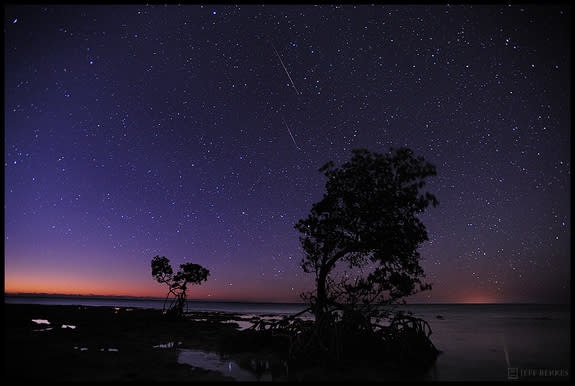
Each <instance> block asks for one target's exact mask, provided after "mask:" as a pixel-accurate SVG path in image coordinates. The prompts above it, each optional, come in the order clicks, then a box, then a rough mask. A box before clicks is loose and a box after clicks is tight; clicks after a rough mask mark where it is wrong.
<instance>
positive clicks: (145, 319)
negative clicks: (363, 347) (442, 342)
mask: <svg viewBox="0 0 575 386" xmlns="http://www.w3.org/2000/svg"><path fill="white" fill-rule="evenodd" d="M4 310H5V315H4V323H5V330H4V338H5V339H4V340H5V344H4V357H5V358H6V360H5V361H4V377H5V379H6V380H9V381H13V382H19V383H20V382H27V381H62V382H67V381H96V382H100V381H102V382H106V381H138V382H140V381H152V382H155V381H161V382H174V381H176V382H177V381H200V382H203V381H206V382H214V381H215V382H219V381H235V380H248V381H258V380H263V381H308V380H312V381H316V380H317V381H325V380H346V379H347V380H368V381H369V380H372V381H373V380H383V379H389V377H390V374H389V372H388V373H383V372H381V371H379V370H378V369H373V368H371V367H369V366H361V364H358V363H354V364H349V366H347V365H344V366H341V368H335V369H331V368H330V369H327V370H326V369H325V368H322V369H320V368H317V367H316V368H306V369H302V370H301V371H292V369H290V368H289V365H288V361H287V358H285V357H283V355H282V353H281V352H280V351H279V350H273V349H271V348H270V347H267V346H266V347H264V346H265V345H262V346H260V345H258V343H256V341H257V340H258V339H259V338H261V337H258V336H257V335H254V334H247V335H243V334H242V333H241V331H240V330H241V329H242V328H241V327H242V326H241V322H242V321H247V320H249V319H247V318H245V317H242V314H240V313H230V312H209V311H208V312H206V311H198V312H190V313H187V314H186V319H185V320H182V321H168V320H166V319H165V318H163V315H162V312H161V310H158V309H149V308H135V307H110V306H82V305H42V304H6V303H5V304H4ZM238 322H239V323H238ZM244 328H245V326H244ZM31 369H33V371H31Z"/></svg>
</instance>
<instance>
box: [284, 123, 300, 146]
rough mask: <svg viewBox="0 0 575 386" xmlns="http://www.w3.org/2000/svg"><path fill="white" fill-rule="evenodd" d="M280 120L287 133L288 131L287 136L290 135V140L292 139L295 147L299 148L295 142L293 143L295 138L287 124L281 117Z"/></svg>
mask: <svg viewBox="0 0 575 386" xmlns="http://www.w3.org/2000/svg"><path fill="white" fill-rule="evenodd" d="M282 121H283V123H284V125H285V127H286V129H287V131H288V133H289V136H290V137H291V140H292V141H293V144H294V145H295V147H296V148H297V149H298V150H300V148H299V146H298V145H297V143H295V138H294V137H293V134H292V133H291V130H290V129H289V126H288V125H287V123H286V121H285V119H283V118H282Z"/></svg>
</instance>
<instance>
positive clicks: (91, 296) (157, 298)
mask: <svg viewBox="0 0 575 386" xmlns="http://www.w3.org/2000/svg"><path fill="white" fill-rule="evenodd" d="M4 296H37V297H86V298H125V299H146V300H164V297H158V296H135V295H100V294H62V293H48V292H5V293H4ZM187 300H188V301H200V302H226V303H280V304H281V303H289V304H307V303H305V302H301V301H298V302H296V301H266V300H237V299H236V300H232V299H213V298H207V299H205V298H204V299H200V298H189V299H187ZM410 304H412V305H414V304H423V305H442V304H445V305H448V304H465V305H473V304H483V305H493V304H500V305H505V304H549V305H570V304H571V302H570V301H569V302H564V303H551V302H534V301H515V302H490V303H488V302H434V303H431V302H430V303H426V302H413V303H409V302H406V303H405V304H402V303H396V304H392V305H410Z"/></svg>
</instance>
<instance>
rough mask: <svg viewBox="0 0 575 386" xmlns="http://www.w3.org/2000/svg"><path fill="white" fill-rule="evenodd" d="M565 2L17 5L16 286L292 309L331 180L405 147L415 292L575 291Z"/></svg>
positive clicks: (12, 89) (10, 218)
mask: <svg viewBox="0 0 575 386" xmlns="http://www.w3.org/2000/svg"><path fill="white" fill-rule="evenodd" d="M570 19H571V10H570V8H569V7H568V6H566V5H563V6H558V5H555V6H542V5H528V6H520V5H517V6H516V5H511V6H509V5H502V4H501V5H496V4H493V5H471V4H467V5H451V6H450V5H439V4H437V5H384V4H379V5H368V4H365V5H328V4H324V5H319V6H314V5H301V4H300V5H291V6H287V5H236V6H233V5H204V6H201V5H199V4H198V5H177V4H169V5H163V4H156V5H143V4H142V5H85V6H79V5H68V6H54V5H49V6H48V5H43V6H42V5H40V6H37V5H34V6H33V5H28V6H16V5H12V6H9V7H6V8H5V10H4V60H5V70H4V71H5V72H4V79H5V88H4V96H5V99H4V115H5V116H4V130H5V133H4V140H5V142H4V172H5V180H4V182H5V185H4V193H5V198H4V215H5V217H4V225H5V231H4V232H5V233H4V238H5V240H4V241H5V245H4V259H5V263H4V268H5V275H4V281H5V283H4V284H5V291H6V292H46V293H73V294H102V295H134V296H163V295H165V293H166V291H165V289H164V288H163V287H162V286H161V285H160V284H158V283H156V282H154V280H153V278H152V276H151V269H150V261H151V259H152V257H153V256H155V255H160V256H166V257H168V258H169V259H170V261H171V263H172V265H173V266H174V267H176V266H178V265H179V264H182V263H185V262H194V263H197V264H201V265H202V266H204V267H206V268H208V269H209V270H210V271H211V276H210V277H209V279H208V281H207V282H206V283H204V284H202V285H201V286H193V287H191V288H190V290H189V291H188V292H189V294H188V296H189V297H190V298H192V299H220V300H223V299H227V300H255V301H298V300H299V294H300V293H301V292H302V291H304V290H308V289H311V288H312V287H313V276H312V275H311V274H305V273H304V272H303V270H302V269H301V267H300V261H301V258H302V257H303V251H302V249H301V247H300V245H299V240H298V237H299V234H298V232H297V231H296V230H295V229H294V227H293V226H294V224H295V223H296V222H297V221H298V220H299V219H301V218H304V217H306V216H307V214H308V213H309V211H310V209H311V206H312V204H313V203H314V202H317V201H319V200H320V199H321V197H322V195H323V193H324V191H325V190H324V189H325V177H324V176H323V175H322V174H321V173H319V172H318V169H319V168H320V167H321V166H322V165H323V164H325V163H326V162H328V161H330V160H332V161H334V162H335V163H336V165H341V164H342V163H343V162H345V161H347V160H348V159H349V158H350V157H351V150H352V149H356V148H366V149H368V150H371V151H375V152H380V153H385V152H387V151H389V148H390V147H392V146H393V147H398V146H408V147H410V148H411V149H412V150H413V151H414V152H415V155H417V156H419V155H421V156H423V157H425V159H426V160H427V161H429V162H431V163H433V164H434V165H436V167H437V176H435V177H432V178H430V179H429V180H428V183H427V186H426V188H427V190H428V191H429V192H431V193H433V194H435V195H436V196H437V198H438V199H439V202H440V204H439V206H438V207H436V208H428V210H427V211H426V212H425V213H423V214H421V215H420V218H421V220H422V221H423V223H424V224H425V225H426V227H427V231H428V234H429V241H427V242H425V243H424V244H423V245H422V246H421V248H420V253H421V256H422V259H423V260H422V263H421V264H422V267H423V268H424V270H425V272H426V276H427V280H428V281H429V282H431V283H432V284H433V290H432V291H426V292H423V293H420V294H418V295H415V296H413V297H411V298H409V299H408V302H429V303H441V302H565V301H569V289H570V241H571V239H570V227H571V222H570V189H571V187H570V173H571V164H570V115H569V108H570V80H571V79H570V76H571V74H570V65H571V63H570V56H571V51H570V49H571V42H570V37H571V31H570V28H571V27H570Z"/></svg>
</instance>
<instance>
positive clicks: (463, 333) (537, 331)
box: [4, 295, 571, 381]
mask: <svg viewBox="0 0 575 386" xmlns="http://www.w3.org/2000/svg"><path fill="white" fill-rule="evenodd" d="M4 301H5V303H27V304H52V305H85V306H116V307H137V308H156V309H161V308H162V304H163V299H132V298H130V299H128V298H126V299H122V298H105V297H22V296H8V295H7V296H5V300H4ZM188 306H189V308H188V311H219V312H232V313H239V314H249V315H254V314H255V315H266V314H295V313H297V312H300V311H302V310H304V309H305V308H306V307H305V305H303V304H295V303H241V302H215V301H214V302H208V301H190V302H189V305H188ZM398 308H399V309H404V310H408V311H411V312H413V313H414V315H415V316H418V317H421V318H423V319H425V320H427V321H428V323H429V324H430V327H431V329H432V335H431V340H432V342H433V343H434V345H435V346H436V347H437V349H439V350H440V351H441V352H442V353H441V354H440V355H439V357H438V358H437V361H436V363H435V365H434V366H433V367H432V368H431V369H430V371H429V372H428V373H427V374H425V376H423V377H422V378H423V380H430V381H507V380H515V379H519V380H534V381H542V380H544V381H567V380H568V379H570V378H571V376H570V374H571V368H570V363H571V362H570V355H571V352H570V341H571V330H570V321H571V313H570V306H569V305H549V304H435V305H427V304H413V305H404V306H400V307H398Z"/></svg>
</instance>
